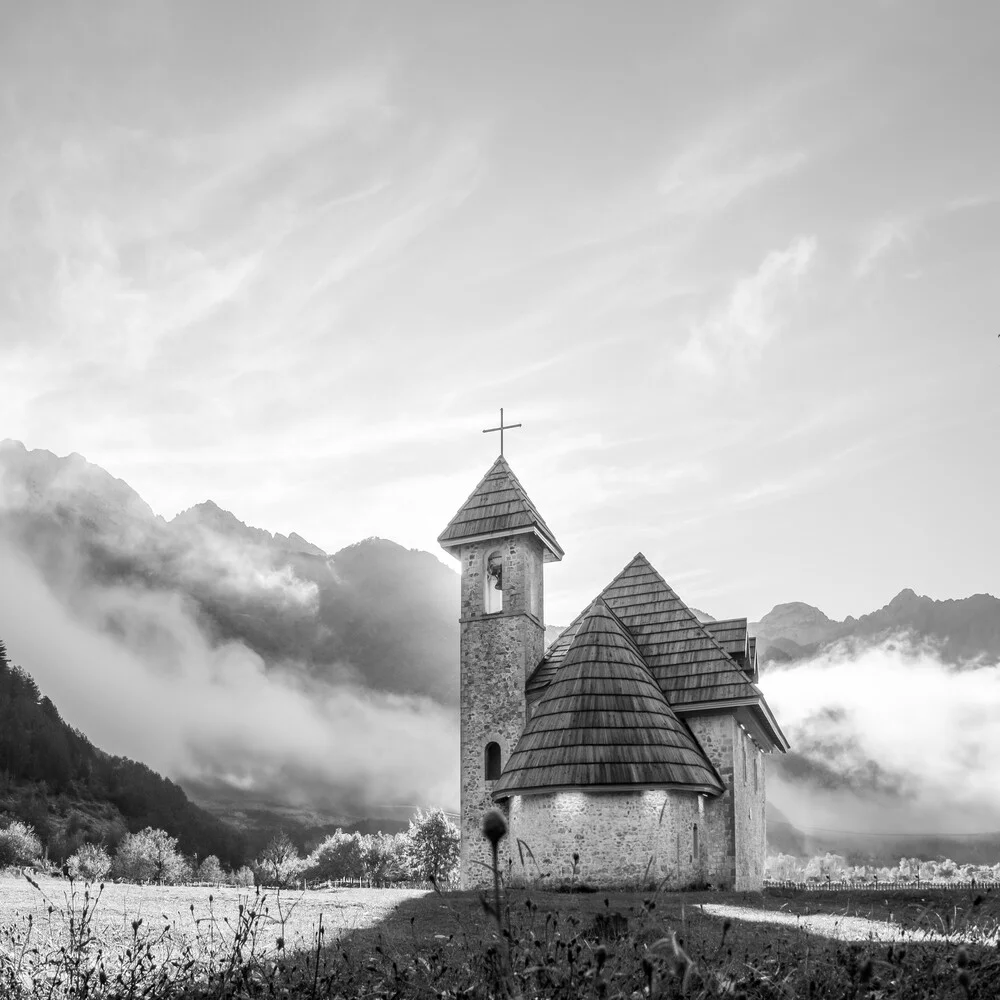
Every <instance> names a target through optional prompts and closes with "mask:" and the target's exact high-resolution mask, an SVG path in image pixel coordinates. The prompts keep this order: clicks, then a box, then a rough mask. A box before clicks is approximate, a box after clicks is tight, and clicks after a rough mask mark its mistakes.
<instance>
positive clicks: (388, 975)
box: [0, 889, 1000, 1000]
mask: <svg viewBox="0 0 1000 1000" xmlns="http://www.w3.org/2000/svg"><path fill="white" fill-rule="evenodd" d="M394 898H396V897H390V896H386V895H380V891H379V890H369V891H367V892H366V891H364V890H344V891H333V892H329V893H307V894H305V895H302V894H284V896H283V898H280V897H277V896H276V895H270V896H269V895H267V894H263V895H261V894H251V895H250V896H245V897H243V898H242V900H241V903H240V907H239V911H238V918H234V919H233V920H232V921H231V922H230V921H228V918H227V920H226V921H225V923H226V927H227V929H228V930H227V934H226V936H225V939H224V940H223V941H219V942H218V943H219V945H220V946H219V947H217V948H215V949H214V950H213V949H210V948H206V943H207V942H208V941H209V939H210V938H209V936H208V932H209V931H210V930H211V928H213V927H215V928H219V927H221V926H222V924H223V922H224V921H222V920H221V919H220V920H215V923H214V924H213V923H212V922H210V921H205V918H202V920H203V921H205V922H203V923H202V924H200V925H198V926H200V927H201V930H200V931H199V934H200V936H199V937H197V938H195V939H188V940H187V941H186V942H185V943H182V938H181V937H180V936H176V935H175V936H174V937H173V938H171V937H169V935H168V937H167V938H166V939H163V938H162V937H159V938H158V937H157V935H161V934H163V933H166V932H164V931H162V930H160V929H158V928H157V925H156V923H155V922H153V921H152V920H150V921H148V922H147V923H145V924H143V925H142V927H137V926H135V925H134V924H133V925H132V926H130V927H128V928H126V936H127V937H128V938H129V939H131V941H126V942H125V944H126V946H127V947H126V948H125V950H124V951H123V952H122V956H123V958H122V961H123V963H124V964H123V966H122V967H121V968H113V967H112V963H110V961H109V964H108V965H107V972H105V966H104V965H103V964H101V963H102V960H101V958H100V955H101V954H102V953H103V954H104V955H105V956H106V957H108V958H109V957H110V955H111V954H112V949H110V948H109V947H108V944H107V942H106V941H104V940H102V935H98V937H97V938H96V939H91V940H90V941H85V940H84V937H85V936H86V931H85V927H86V925H85V924H82V923H81V922H80V920H79V915H80V910H79V909H78V910H77V911H76V914H77V920H76V922H75V924H73V925H72V926H73V927H74V928H75V930H73V931H72V933H75V934H76V935H77V938H76V939H75V940H76V944H75V945H74V944H73V940H74V939H73V938H72V935H71V938H70V947H69V948H68V949H64V950H61V949H59V948H56V949H53V950H52V951H51V952H50V953H49V954H48V955H47V956H45V962H43V963H41V964H36V971H37V972H38V973H39V976H38V977H37V978H36V979H35V980H33V981H31V982H27V981H24V980H23V979H22V980H19V979H18V975H19V973H18V974H15V975H13V976H12V977H9V978H8V979H7V980H6V981H3V975H2V972H3V968H4V960H5V955H4V947H3V944H4V942H3V940H2V935H0V995H2V996H4V998H5V1000H6V998H7V997H11V998H15V997H16V998H18V1000H21V998H27V997H29V996H37V995H45V996H50V997H52V998H60V997H69V996H77V997H79V996H87V997H91V998H93V1000H100V998H106V997H107V998H110V997H118V996H134V997H156V998H161V997H162V998H164V1000H169V998H175V997H176V998H187V1000H195V998H198V1000H208V998H237V997H239V998H242V997H248V998H249V997H260V996H283V997H290V998H293V997H309V998H313V1000H316V998H320V997H344V998H348V997H355V996H371V997H386V998H388V997H396V998H400V1000H407V998H414V1000H415V998H417V997H440V998H458V997H484V998H485V997H566V998H570V997H573V998H576V997H591V996H592V997H597V998H604V997H607V998H618V997H621V998H629V1000H642V998H645V997H650V998H651V1000H652V998H661V997H662V998H666V997H672V996H686V997H722V996H726V997H745V998H768V1000H770V998H778V997H782V998H795V997H800V996H801V997H817V998H831V1000H832V998H838V1000H839V998H842V997H866V998H869V1000H882V998H889V997H899V998H903V997H907V998H909V997H935V998H937V997H951V996H954V997H963V998H975V1000H980V998H986V997H990V998H993V997H995V996H996V995H997V989H996V987H997V983H1000V951H998V949H997V948H996V947H992V946H988V945H986V944H965V945H961V944H960V943H959V939H958V937H957V936H956V935H957V934H959V933H960V932H961V933H965V932H967V931H969V930H970V929H977V930H978V932H980V933H982V934H984V935H985V934H987V933H989V932H990V931H993V932H995V930H996V926H997V909H996V904H997V900H995V899H980V900H979V901H978V902H977V901H976V900H975V899H968V900H967V899H964V897H959V896H956V894H944V895H943V896H940V897H937V896H934V897H931V898H928V897H927V896H926V894H925V895H922V896H920V897H918V898H913V899H905V900H904V899H900V897H898V896H897V897H894V898H893V899H892V901H891V902H890V901H889V900H887V899H884V898H880V897H878V894H877V893H874V894H873V893H870V892H869V893H848V894H845V895H843V896H838V897H834V896H833V895H832V894H831V895H827V894H825V893H824V894H822V896H821V898H817V895H816V894H812V893H789V892H788V891H785V890H783V891H780V892H777V893H774V892H768V893H765V894H743V893H713V892H695V893H668V892H650V893H632V892H608V893H602V892H598V893H594V894H573V895H569V894H564V893H555V892H544V891H537V890H536V891H530V890H524V889H515V890H511V891H510V892H509V893H507V894H506V896H505V898H504V902H503V905H502V906H501V913H500V914H499V919H497V916H496V914H494V913H493V912H492V911H491V910H490V909H489V908H488V905H487V904H486V903H484V900H483V899H482V898H481V897H480V896H479V894H478V893H475V892H469V893H447V894H443V895H440V894H436V893H427V894H426V895H422V896H419V897H416V898H413V897H410V898H404V899H402V901H401V902H400V903H399V905H398V906H396V907H395V908H390V905H391V901H392V900H393V899H394ZM387 900H389V902H388V903H387ZM209 902H211V901H209ZM230 902H232V901H230ZM215 905H216V906H217V907H218V906H219V901H218V900H217V901H216V904H215ZM720 906H722V907H726V908H727V909H726V910H724V911H722V910H713V909H712V908H714V907H720ZM890 906H891V907H895V908H896V909H897V910H898V911H899V912H893V913H892V914H891V917H892V920H893V921H894V922H895V923H896V924H897V925H898V926H899V927H900V928H901V930H902V929H906V928H919V927H923V926H937V927H938V928H939V929H940V937H939V939H935V940H933V941H912V940H909V941H905V942H899V941H886V940H881V941H877V940H874V939H865V940H856V941H848V940H837V939H833V938H831V937H830V936H829V934H828V933H826V932H822V931H821V930H818V929H817V926H815V925H811V924H810V923H807V922H803V921H804V918H813V917H816V916H823V917H828V918H831V919H833V920H835V921H839V922H841V923H843V921H844V919H846V918H847V917H851V918H854V919H869V920H878V921H885V920H887V919H888V918H889V917H890V913H889V912H888V910H887V908H889V907H890ZM298 907H301V908H298ZM321 911H322V912H323V917H324V919H323V921H322V922H321V920H320V913H321ZM335 914H337V915H339V917H338V918H335V916H334V915H335ZM150 916H151V915H150ZM164 916H165V915H164ZM762 917H763V918H764V919H768V920H774V919H780V920H782V921H785V922H784V923H779V924H776V923H772V922H762V919H761V918H762ZM800 917H801V918H803V919H799V918H800ZM191 918H192V920H194V921H195V922H196V923H197V914H196V913H195V907H194V906H192V907H191ZM213 919H214V918H213ZM293 919H294V920H297V921H298V925H297V928H295V929H294V932H293ZM335 919H339V923H334V920H335ZM352 920H354V921H355V922H354V924H353V925H352V923H351V921H352ZM367 920H371V921H372V923H371V925H370V926H360V925H361V924H362V923H363V922H365V921H367ZM162 926H163V925H162V924H160V925H159V927H160V928H162ZM81 929H83V930H81ZM0 930H2V928H0ZM168 930H169V928H168ZM213 933H214V932H213ZM286 933H287V934H288V937H289V940H288V942H286V941H285V938H284V935H285V934H286ZM310 939H311V940H310ZM11 940H13V939H11ZM984 940H985V938H984ZM8 968H9V969H13V970H15V971H16V970H17V968H19V967H18V966H16V965H9V966H8ZM20 968H22V969H23V968H24V966H21V967H20ZM39 991H41V992H39Z"/></svg>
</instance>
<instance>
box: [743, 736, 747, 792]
mask: <svg viewBox="0 0 1000 1000" xmlns="http://www.w3.org/2000/svg"><path fill="white" fill-rule="evenodd" d="M746 783H747V745H746V743H744V744H743V784H744V785H745V784H746Z"/></svg>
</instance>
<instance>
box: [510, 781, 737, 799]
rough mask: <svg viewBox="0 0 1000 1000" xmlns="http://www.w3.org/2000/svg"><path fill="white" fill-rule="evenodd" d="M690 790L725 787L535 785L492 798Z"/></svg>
mask: <svg viewBox="0 0 1000 1000" xmlns="http://www.w3.org/2000/svg"><path fill="white" fill-rule="evenodd" d="M660 790H663V791H673V792H690V793H691V794H692V795H711V796H719V795H721V794H722V793H723V791H724V789H722V788H717V787H715V786H713V785H710V784H708V783H705V784H703V785H689V784H684V783H682V782H669V781H665V782H654V783H649V784H641V785H534V786H530V787H528V786H526V787H523V788H521V787H511V788H497V789H495V790H494V791H493V793H492V795H491V798H492V799H493V801H494V802H497V801H499V800H500V799H508V798H510V797H511V796H512V795H549V794H554V793H556V792H587V793H592V792H653V791H660Z"/></svg>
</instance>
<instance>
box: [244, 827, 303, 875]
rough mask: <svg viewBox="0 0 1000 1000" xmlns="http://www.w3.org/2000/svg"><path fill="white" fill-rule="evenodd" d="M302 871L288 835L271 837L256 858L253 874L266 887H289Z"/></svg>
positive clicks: (300, 863) (300, 860)
mask: <svg viewBox="0 0 1000 1000" xmlns="http://www.w3.org/2000/svg"><path fill="white" fill-rule="evenodd" d="M301 870H302V859H301V858H300V857H299V852H298V849H297V848H296V847H295V845H294V844H293V843H292V841H291V839H290V838H289V836H288V834H287V833H285V832H284V831H282V832H281V833H279V834H277V835H276V836H275V837H272V838H271V840H270V842H269V843H268V845H267V847H265V848H264V850H263V851H261V853H260V857H259V858H257V864H256V866H255V872H254V874H256V875H258V876H259V878H260V881H261V882H264V883H265V884H267V885H289V884H291V882H292V881H294V879H295V878H296V876H297V875H298V874H299V872H301Z"/></svg>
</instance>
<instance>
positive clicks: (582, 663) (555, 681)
mask: <svg viewBox="0 0 1000 1000" xmlns="http://www.w3.org/2000/svg"><path fill="white" fill-rule="evenodd" d="M579 787H586V788H587V789H589V790H601V789H604V790H610V789H615V788H629V789H634V788H683V789H685V790H688V791H692V792H704V793H707V794H713V795H715V794H720V793H721V792H722V791H723V787H724V786H723V783H722V780H721V779H720V777H719V775H718V773H717V772H716V770H715V768H714V767H713V766H712V764H711V763H710V762H709V760H708V758H707V757H706V756H705V753H704V751H703V750H702V749H701V747H700V746H699V745H698V741H697V740H696V739H695V737H694V735H693V734H692V732H691V730H690V729H689V727H688V726H687V724H686V723H685V722H683V721H682V720H680V719H679V718H678V717H677V715H676V714H675V713H674V712H673V710H672V709H671V708H670V706H669V705H668V704H667V699H666V698H665V697H664V696H663V692H662V691H661V690H660V688H659V686H658V685H657V683H656V681H655V680H654V679H653V677H652V675H651V674H650V672H649V670H648V669H647V667H646V664H645V663H644V662H643V657H642V654H641V653H640V651H639V649H638V647H637V646H636V643H635V642H634V641H633V639H632V637H631V636H630V635H629V632H628V630H627V629H626V628H625V626H624V625H623V624H622V622H621V621H620V620H619V619H618V618H617V617H616V616H615V614H614V613H613V612H612V611H611V610H610V608H609V607H608V605H607V604H606V603H605V601H603V600H601V599H600V598H599V599H598V600H597V601H595V602H594V604H593V605H592V606H591V607H590V608H589V609H588V610H587V612H586V613H585V614H584V615H583V616H582V619H581V621H580V622H579V623H578V627H577V628H576V629H575V632H574V636H573V639H572V641H571V642H570V643H569V646H568V648H567V649H566V650H565V652H564V655H563V656H562V657H561V659H560V662H559V665H558V668H557V669H556V670H555V673H554V676H553V677H552V679H551V681H550V683H549V684H548V686H547V688H546V690H545V693H544V694H543V695H542V697H541V699H540V700H539V702H538V705H537V707H536V708H535V711H534V713H533V714H532V716H531V718H530V719H529V720H528V722H527V725H526V726H525V729H524V732H523V734H522V735H521V738H520V739H519V740H518V742H517V746H516V747H515V748H514V752H513V753H512V754H511V756H510V758H509V759H508V761H507V765H506V767H504V769H503V773H502V775H501V776H500V778H499V780H498V781H497V783H496V785H495V786H494V789H493V797H494V798H495V799H499V798H505V797H506V796H508V795H511V794H530V793H532V792H543V791H555V790H558V789H573V788H579Z"/></svg>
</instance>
